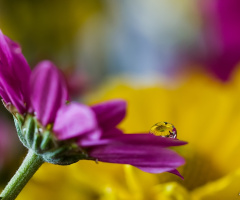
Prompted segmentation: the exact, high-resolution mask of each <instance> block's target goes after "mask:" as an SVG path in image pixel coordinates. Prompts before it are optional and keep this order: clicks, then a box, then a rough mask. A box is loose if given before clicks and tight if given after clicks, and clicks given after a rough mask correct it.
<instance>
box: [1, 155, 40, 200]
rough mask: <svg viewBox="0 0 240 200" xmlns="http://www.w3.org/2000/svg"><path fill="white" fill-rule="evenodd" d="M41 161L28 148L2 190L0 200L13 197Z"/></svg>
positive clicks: (9, 199) (8, 199)
mask: <svg viewBox="0 0 240 200" xmlns="http://www.w3.org/2000/svg"><path fill="white" fill-rule="evenodd" d="M43 163H44V161H43V159H42V157H41V156H39V155H36V154H35V153H34V152H33V151H32V150H29V151H28V154H27V156H26V158H25V159H24V161H23V163H22V165H21V166H20V167H19V169H18V171H17V172H16V173H15V175H14V176H13V177H12V179H11V180H10V181H9V183H8V184H7V186H6V187H5V188H4V190H3V191H2V193H1V195H0V200H13V199H15V198H16V197H17V196H18V194H19V193H20V192H21V191H22V189H23V188H24V186H25V185H26V184H27V182H28V181H29V180H30V179H31V177H32V176H33V175H34V174H35V172H36V171H37V170H38V169H39V167H40V166H41V165H42V164H43Z"/></svg>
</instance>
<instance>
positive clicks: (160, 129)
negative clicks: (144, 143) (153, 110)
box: [149, 122, 177, 139]
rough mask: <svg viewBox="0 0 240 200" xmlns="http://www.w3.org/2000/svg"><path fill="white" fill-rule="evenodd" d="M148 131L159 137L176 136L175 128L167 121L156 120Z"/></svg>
mask: <svg viewBox="0 0 240 200" xmlns="http://www.w3.org/2000/svg"><path fill="white" fill-rule="evenodd" d="M149 133H151V134H153V135H156V136H161V137H168V138H174V139H175V138H177V130H176V128H175V127H174V126H173V125H172V124H170V123H168V122H158V123H156V124H154V125H153V126H152V127H151V129H150V131H149Z"/></svg>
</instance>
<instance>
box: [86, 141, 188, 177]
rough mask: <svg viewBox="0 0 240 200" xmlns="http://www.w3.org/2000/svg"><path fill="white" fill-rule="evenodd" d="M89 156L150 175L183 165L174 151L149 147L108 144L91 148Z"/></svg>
mask: <svg viewBox="0 0 240 200" xmlns="http://www.w3.org/2000/svg"><path fill="white" fill-rule="evenodd" d="M89 154H90V156H91V157H94V158H96V159H97V160H99V161H102V162H110V163H120V164H130V165H133V166H136V167H138V168H140V169H142V170H144V171H147V172H150V173H161V172H164V171H171V170H173V169H175V168H177V167H179V166H180V165H183V164H184V163H185V161H184V159H183V158H182V157H181V156H179V155H178V154H177V153H175V152H174V151H172V150H170V149H166V148H161V147H156V146H149V145H147V146H144V145H138V146H136V145H127V144H124V143H122V144H116V143H110V144H108V145H103V146H98V147H95V148H93V149H92V150H90V152H89Z"/></svg>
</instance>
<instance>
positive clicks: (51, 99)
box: [30, 61, 68, 126]
mask: <svg viewBox="0 0 240 200" xmlns="http://www.w3.org/2000/svg"><path fill="white" fill-rule="evenodd" d="M30 87H31V100H32V106H33V108H34V110H35V111H36V116H37V118H38V120H40V122H41V123H42V124H43V125H44V126H45V125H47V124H48V123H53V122H54V120H55V117H56V114H57V111H58V109H59V108H60V107H61V106H62V105H63V104H64V103H65V102H66V100H67V97H68V94H67V87H66V83H65V80H64V77H63V76H62V74H61V73H60V71H59V70H58V69H57V68H56V67H55V65H54V64H53V63H51V62H50V61H42V62H40V63H39V64H38V65H37V66H36V68H35V69H34V70H33V72H32V75H31V86H30Z"/></svg>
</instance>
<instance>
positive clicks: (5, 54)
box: [0, 30, 12, 66]
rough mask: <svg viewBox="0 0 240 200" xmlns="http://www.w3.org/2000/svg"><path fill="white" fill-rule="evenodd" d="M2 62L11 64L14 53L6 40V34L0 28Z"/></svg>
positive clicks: (6, 64) (7, 64) (0, 60)
mask: <svg viewBox="0 0 240 200" xmlns="http://www.w3.org/2000/svg"><path fill="white" fill-rule="evenodd" d="M0 58H1V59H0V62H1V63H2V64H3V65H5V66H9V65H11V61H12V53H11V51H10V48H9V46H8V43H7V41H6V38H5V35H4V34H3V33H2V31H1V30H0Z"/></svg>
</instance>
